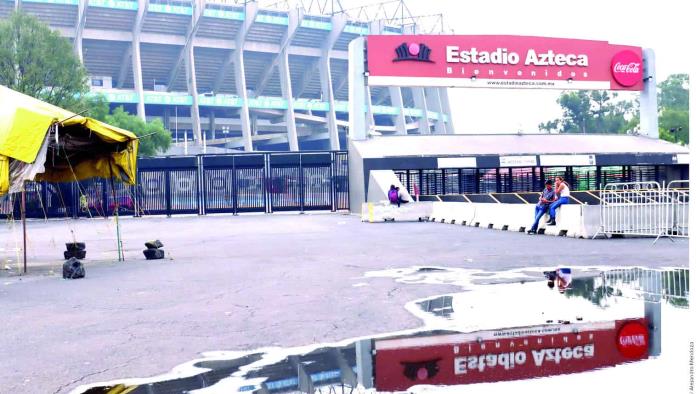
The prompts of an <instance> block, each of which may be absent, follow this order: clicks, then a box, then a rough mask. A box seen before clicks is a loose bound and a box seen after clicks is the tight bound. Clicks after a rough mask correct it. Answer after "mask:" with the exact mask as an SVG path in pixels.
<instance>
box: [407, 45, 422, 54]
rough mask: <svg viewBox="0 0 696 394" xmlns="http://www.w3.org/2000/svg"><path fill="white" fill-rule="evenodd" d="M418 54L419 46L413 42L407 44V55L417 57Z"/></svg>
mask: <svg viewBox="0 0 696 394" xmlns="http://www.w3.org/2000/svg"><path fill="white" fill-rule="evenodd" d="M418 52H420V45H418V44H416V43H415V42H412V43H410V44H408V53H409V54H410V55H411V56H417V55H418Z"/></svg>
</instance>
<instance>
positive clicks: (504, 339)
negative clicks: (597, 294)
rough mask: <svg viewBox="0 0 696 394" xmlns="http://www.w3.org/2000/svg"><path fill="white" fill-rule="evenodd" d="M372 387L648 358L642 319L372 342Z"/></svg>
mask: <svg viewBox="0 0 696 394" xmlns="http://www.w3.org/2000/svg"><path fill="white" fill-rule="evenodd" d="M375 349H376V355H375V387H376V389H377V390H378V391H400V390H407V389H408V388H409V387H411V386H414V385H417V384H432V385H457V384H469V383H483V382H496V381H505V380H518V379H531V378H537V377H543V376H551V375H560V374H567V373H576V372H583V371H588V370H591V369H595V368H602V367H608V366H613V365H617V364H621V363H625V362H631V361H636V360H641V359H645V358H647V357H648V331H647V328H646V321H645V319H643V318H637V319H623V320H616V321H608V322H595V323H582V324H547V325H541V326H529V327H519V328H511V329H503V330H493V331H479V332H474V333H467V334H448V335H438V336H425V337H410V338H397V339H385V340H377V341H376V342H375Z"/></svg>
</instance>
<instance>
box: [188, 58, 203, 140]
mask: <svg viewBox="0 0 696 394" xmlns="http://www.w3.org/2000/svg"><path fill="white" fill-rule="evenodd" d="M186 85H187V86H188V92H189V94H190V95H191V97H193V101H192V103H191V126H192V128H193V135H194V137H195V139H196V142H198V143H199V144H202V143H203V136H202V134H201V116H200V111H199V108H198V84H197V81H196V62H195V60H194V57H193V45H190V46H188V48H187V54H186Z"/></svg>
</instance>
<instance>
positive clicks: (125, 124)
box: [104, 106, 172, 156]
mask: <svg viewBox="0 0 696 394" xmlns="http://www.w3.org/2000/svg"><path fill="white" fill-rule="evenodd" d="M104 121H105V122H106V123H108V124H110V125H113V126H116V127H120V128H122V129H126V130H130V131H133V132H134V133H135V134H136V135H137V136H139V137H141V138H140V148H139V152H138V153H139V155H140V156H154V155H156V154H157V153H161V152H164V151H166V150H167V149H168V148H169V145H170V144H171V142H172V135H171V133H170V132H169V131H168V130H167V129H165V128H164V124H163V123H162V121H161V120H159V119H155V120H153V121H151V122H147V123H145V121H143V120H142V119H140V118H139V117H137V116H135V115H131V114H129V113H128V112H126V111H125V110H124V109H123V107H121V106H119V107H116V109H114V110H113V111H112V113H111V114H110V115H106V117H105V118H104Z"/></svg>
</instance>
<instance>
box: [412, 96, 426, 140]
mask: <svg viewBox="0 0 696 394" xmlns="http://www.w3.org/2000/svg"><path fill="white" fill-rule="evenodd" d="M411 94H412V95H413V102H414V104H415V105H416V108H418V109H420V110H421V111H423V116H422V117H421V118H420V119H418V133H419V134H421V135H426V134H430V122H429V121H428V106H427V105H426V104H425V89H423V88H411Z"/></svg>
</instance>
